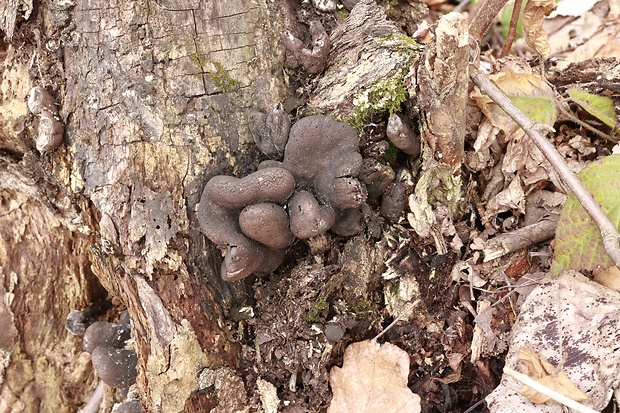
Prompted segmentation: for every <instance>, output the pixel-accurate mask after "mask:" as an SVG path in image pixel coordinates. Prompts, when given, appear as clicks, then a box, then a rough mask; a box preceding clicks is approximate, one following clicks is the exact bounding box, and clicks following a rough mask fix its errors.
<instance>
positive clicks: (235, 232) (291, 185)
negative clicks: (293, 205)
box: [197, 167, 295, 281]
mask: <svg viewBox="0 0 620 413" xmlns="http://www.w3.org/2000/svg"><path fill="white" fill-rule="evenodd" d="M294 189H295V179H294V177H293V175H292V174H291V173H290V172H288V171H287V170H286V169H283V168H277V167H267V168H263V169H259V170H258V171H256V172H254V173H252V174H250V175H248V176H246V177H244V178H235V177H231V176H223V175H219V176H215V177H213V178H211V179H210V180H209V182H207V184H206V185H205V188H204V190H203V193H202V196H201V198H200V203H199V204H198V210H197V217H198V223H199V225H200V228H201V230H202V231H203V233H204V234H205V235H206V236H207V238H209V239H210V240H211V241H212V242H213V243H215V244H216V245H217V246H218V247H220V249H222V251H223V253H224V262H223V263H222V269H221V275H222V278H223V279H224V280H226V281H237V280H240V279H242V278H245V277H247V276H248V275H250V274H252V273H256V274H259V275H260V274H267V273H269V272H271V271H273V270H275V269H276V268H277V267H278V266H279V265H280V263H281V262H282V260H283V259H284V255H285V251H284V250H280V249H274V248H270V247H269V246H267V245H263V244H261V243H259V242H256V241H255V240H252V239H250V238H248V236H246V235H245V234H244V233H243V232H242V230H241V227H240V223H239V217H238V214H239V212H240V210H241V209H243V208H244V207H246V206H248V205H250V204H256V203H261V202H269V203H274V204H276V203H281V202H284V201H286V199H287V198H288V197H289V196H290V195H291V194H292V193H293V191H294ZM261 208H264V206H263V207H261ZM276 209H277V208H273V209H272V211H274V210H276ZM251 214H252V209H250V211H249V212H246V214H245V215H246V217H245V220H244V227H245V228H246V230H247V231H249V232H250V233H251V234H252V236H253V237H258V238H261V239H264V237H269V236H268V235H267V233H268V232H269V231H270V230H267V229H266V228H262V230H261V229H260V228H258V229H253V228H256V225H254V224H252V223H250V222H249V218H251V217H254V218H256V215H255V214H254V215H251ZM275 214H276V215H277V214H278V212H275ZM272 222H273V221H272ZM280 227H281V225H280ZM283 238H286V235H283ZM280 242H281V243H283V241H282V239H280V240H278V243H280Z"/></svg>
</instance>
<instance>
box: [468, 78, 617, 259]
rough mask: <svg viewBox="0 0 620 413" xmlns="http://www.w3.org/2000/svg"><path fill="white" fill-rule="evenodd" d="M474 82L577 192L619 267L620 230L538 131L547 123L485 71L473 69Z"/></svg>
mask: <svg viewBox="0 0 620 413" xmlns="http://www.w3.org/2000/svg"><path fill="white" fill-rule="evenodd" d="M471 79H472V81H473V82H474V83H475V84H476V85H477V86H478V87H479V88H480V90H481V91H482V92H484V93H486V94H487V95H488V96H489V97H490V98H491V99H493V101H494V102H495V103H496V104H497V105H498V106H499V107H500V108H502V109H503V110H504V111H505V112H506V114H508V116H510V117H511V118H512V120H514V121H515V123H516V124H517V125H519V126H520V127H521V129H523V131H524V132H525V133H526V134H527V136H529V137H530V139H532V141H534V143H535V144H536V146H538V149H540V151H541V152H542V153H543V155H544V156H545V158H547V160H548V161H549V163H551V165H552V166H553V167H554V168H555V170H556V171H557V172H558V174H559V175H560V177H561V178H562V181H563V182H564V184H566V186H567V187H568V188H569V189H570V190H571V191H572V192H573V193H574V194H575V197H576V198H577V200H578V201H579V202H580V203H581V205H582V206H583V207H584V208H585V210H586V211H588V213H589V214H590V216H591V217H592V219H593V220H594V222H595V223H596V225H598V227H599V229H600V231H601V237H602V239H603V246H604V247H605V251H607V254H608V255H609V257H610V258H611V259H612V261H613V262H614V264H615V265H616V266H617V267H620V248H619V244H618V243H619V242H620V232H618V229H617V228H616V227H615V225H614V224H613V223H612V222H611V221H610V220H609V218H608V217H607V215H605V213H604V212H603V210H602V209H601V207H600V206H599V204H598V203H597V202H596V201H595V200H594V198H592V195H590V193H589V192H588V191H587V189H586V188H585V187H584V186H583V184H582V183H581V181H579V178H577V175H575V174H574V173H573V172H572V171H571V170H570V169H569V168H568V166H567V165H566V163H564V160H563V159H562V156H561V155H560V154H559V153H558V151H557V150H556V149H555V148H554V147H553V145H551V143H550V142H549V141H548V140H547V139H545V137H544V136H543V135H542V134H541V133H540V132H539V130H542V129H544V128H545V127H546V128H548V126H547V125H542V124H537V123H536V122H534V121H533V120H532V119H530V118H528V117H527V115H525V113H523V112H522V111H521V110H520V109H519V108H517V107H516V106H515V104H514V103H512V101H511V100H510V99H508V97H506V95H504V93H503V92H502V91H501V90H500V89H499V88H498V87H497V86H495V84H494V83H493V82H491V80H490V79H489V78H488V77H487V76H485V75H484V74H482V73H481V72H480V71H478V70H474V71H473V74H472V75H471Z"/></svg>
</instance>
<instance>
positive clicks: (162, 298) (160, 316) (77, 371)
mask: <svg viewBox="0 0 620 413" xmlns="http://www.w3.org/2000/svg"><path fill="white" fill-rule="evenodd" d="M362 3H363V4H365V6H364V7H366V8H365V9H364V10H366V11H365V13H366V15H363V14H361V15H360V16H359V19H349V20H348V23H347V24H348V26H347V25H344V26H343V27H341V28H340V29H339V31H336V32H334V38H333V39H332V42H334V44H335V49H334V50H335V52H334V53H333V54H332V55H331V56H330V59H331V60H329V61H328V63H329V68H328V70H327V71H326V72H325V74H324V76H323V77H322V78H319V82H320V83H319V84H318V86H317V88H316V96H315V97H316V98H315V100H314V101H312V102H311V103H310V106H311V107H313V108H314V109H318V110H319V111H322V112H330V113H335V114H340V115H342V117H343V118H346V119H348V120H349V121H351V122H353V123H355V122H362V121H364V120H366V119H368V117H369V116H371V115H374V114H376V113H382V112H385V111H396V110H398V108H400V105H401V104H403V103H404V102H405V100H406V99H407V90H406V87H405V86H404V85H403V81H404V79H405V78H406V77H407V76H408V75H409V73H408V72H409V66H410V65H411V64H412V62H413V61H414V60H415V59H417V54H418V48H417V46H413V45H412V43H411V41H410V40H407V39H406V38H405V37H404V36H403V35H402V33H401V32H400V29H398V28H397V26H396V25H394V24H392V23H389V22H386V21H385V18H384V16H383V15H382V14H378V13H377V11H376V10H377V8H376V5H374V3H373V2H371V1H363V2H362ZM287 4H288V3H287V2H286V1H284V0H281V1H276V2H268V1H266V0H222V1H210V0H189V1H188V0H184V1H181V0H178V1H174V0H158V1H155V2H151V1H147V0H136V1H120V0H113V1H109V0H105V1H104V0H78V1H75V2H71V1H69V2H56V1H53V2H51V3H48V2H42V4H41V5H40V7H38V8H37V9H36V16H35V15H32V16H30V19H29V21H28V22H21V25H20V24H17V26H15V19H17V20H18V23H19V19H20V17H21V19H24V20H27V19H28V17H29V16H26V15H25V14H24V15H21V16H19V13H18V11H19V10H18V11H17V12H16V13H18V17H15V18H14V19H13V21H12V22H9V21H10V20H11V18H7V17H6V16H3V17H5V20H3V21H2V22H3V23H2V26H1V28H2V29H3V30H5V31H6V30H8V28H10V29H11V33H12V34H13V40H12V43H10V44H6V45H3V47H2V48H0V58H2V59H3V66H4V73H3V76H4V79H3V82H4V84H5V85H6V87H5V88H3V90H2V93H3V94H4V96H3V99H2V102H3V103H1V104H0V109H1V110H0V113H2V114H3V115H0V116H3V117H2V118H0V121H1V122H0V127H1V129H0V196H1V198H0V200H2V202H0V211H1V213H0V233H1V234H2V237H0V277H2V285H1V288H2V289H3V293H4V298H5V299H4V302H3V306H2V307H0V322H1V323H2V324H1V325H2V326H5V330H6V331H7V334H6V338H4V339H2V340H0V360H1V362H0V385H1V387H0V407H1V408H0V410H2V411H9V412H22V411H27V412H29V411H32V412H47V411H49V412H65V411H66V412H73V411H77V410H78V409H79V407H80V406H83V405H84V404H85V403H86V402H87V400H88V394H90V393H92V391H93V390H94V389H95V387H96V386H97V380H96V379H95V376H94V374H93V372H92V369H91V367H90V358H89V356H88V355H87V354H86V353H82V352H81V342H80V338H78V337H74V336H71V335H69V334H68V333H67V332H66V331H65V329H64V320H65V317H66V315H67V314H68V313H69V311H70V310H72V309H80V308H84V307H86V306H88V305H90V304H92V303H94V302H96V301H97V300H100V299H104V298H108V299H111V300H112V302H113V304H115V310H113V311H111V312H109V313H108V317H110V318H111V317H113V316H114V315H115V314H118V312H119V311H120V309H122V308H127V309H128V311H129V314H130V316H131V319H132V321H133V326H132V333H133V336H134V338H135V347H136V351H137V354H138V360H139V362H138V372H139V374H138V379H137V389H138V392H139V396H140V400H141V402H142V406H143V408H144V409H146V411H164V412H178V411H186V412H193V411H196V412H198V411H215V412H218V411H221V412H228V411H244V410H247V409H248V405H249V404H250V403H251V402H252V400H254V402H255V401H256V400H257V399H258V395H257V394H256V393H255V394H248V389H247V388H246V387H247V386H248V379H247V378H245V377H242V376H241V374H240V371H241V369H240V368H239V360H240V358H242V357H244V355H243V354H241V346H240V345H238V344H237V343H236V342H235V341H236V340H235V339H234V337H233V335H234V333H235V332H234V331H230V329H229V328H228V327H227V325H228V324H227V318H229V317H230V316H231V314H232V313H233V312H234V311H235V310H236V309H238V308H240V307H242V306H243V305H247V304H248V303H249V300H250V298H249V295H248V294H247V293H246V289H245V288H246V284H244V283H242V282H241V283H224V282H223V281H222V280H221V278H220V276H219V267H220V263H221V258H220V252H219V251H218V250H217V249H216V248H215V247H214V246H213V245H212V244H211V243H209V242H208V241H206V240H205V238H204V236H203V235H202V234H201V233H200V231H199V229H198V225H197V223H196V218H195V208H196V205H197V203H198V201H199V199H200V196H201V193H202V189H203V187H204V184H205V183H206V182H207V180H208V179H209V178H210V177H212V176H214V175H217V174H222V173H225V174H229V175H237V176H242V175H246V174H247V173H249V172H252V171H254V170H255V169H256V167H257V164H258V163H259V160H261V156H260V155H259V154H258V152H257V149H256V147H255V145H254V141H253V137H252V133H251V131H252V129H253V128H254V127H256V124H257V123H258V121H259V120H261V119H264V114H265V113H267V111H268V110H269V109H270V108H271V107H272V106H273V104H274V103H277V102H281V101H283V99H284V95H285V89H286V86H287V85H286V82H285V78H284V75H283V72H282V68H283V62H284V50H283V48H282V47H281V46H280V40H279V39H280V33H281V32H282V29H283V28H284V27H283V26H284V25H283V23H282V22H283V21H288V19H290V18H291V15H290V13H289V12H288V10H289V9H288V5H287ZM371 6H373V7H374V8H373V7H371ZM11 10H12V11H15V10H16V9H11ZM359 10H362V8H360V9H359ZM360 13H361V12H360ZM352 15H355V11H354V12H353V13H352ZM9 23H10V24H9ZM287 25H289V24H288V23H287ZM13 27H16V29H15V31H14V32H13ZM373 28H374V29H375V30H373ZM9 37H10V36H9ZM339 56H340V57H339ZM343 56H344V57H343ZM355 56H358V57H360V56H362V57H363V59H362V60H363V62H362V63H363V65H362V64H361V63H359V64H358V62H357V61H356V60H355V59H354V58H353V57H355ZM358 66H360V67H358ZM352 70H357V72H356V74H355V76H353V77H354V78H355V77H357V78H359V80H360V81H359V82H357V83H356V82H355V79H353V82H352V83H347V89H346V91H345V92H346V93H345V92H343V91H342V89H339V88H338V84H339V83H341V82H339V80H340V77H342V76H345V77H347V74H348V73H351V71H352ZM362 80H363V82H362ZM348 81H349V82H350V81H351V76H348ZM35 85H42V86H45V87H46V88H47V90H48V91H49V92H51V93H52V96H54V97H55V98H56V99H57V100H58V103H59V107H60V115H61V118H62V121H63V122H64V123H65V135H64V141H63V143H62V144H61V146H60V147H59V148H58V149H56V150H55V151H53V152H51V153H47V154H42V155H39V154H38V153H37V152H36V151H35V150H34V149H33V146H34V145H33V141H34V140H35V139H36V134H37V130H36V122H37V119H36V117H33V116H32V114H30V113H29V112H28V110H27V107H26V100H27V94H28V91H29V90H30V89H31V88H32V87H33V86H35ZM358 92H360V93H358ZM384 96H390V98H389V99H387V100H386V99H383V97H384ZM374 225H375V229H376V231H375V232H376V233H378V234H379V235H377V236H376V238H379V237H380V233H381V230H380V229H377V228H379V225H378V224H377V223H376V222H375V224H374ZM385 255H386V251H385V250H384V247H382V246H380V245H379V243H375V241H374V240H372V239H371V238H370V237H367V236H364V235H360V236H358V237H356V238H354V239H352V240H349V241H347V242H346V243H345V244H344V245H343V247H342V251H337V250H334V251H333V252H332V253H331V257H330V258H329V260H331V261H332V262H336V263H337V264H336V265H323V262H322V261H320V259H319V258H315V260H316V262H315V263H312V264H310V263H309V261H308V260H301V263H300V264H299V265H297V267H295V268H293V269H290V270H287V271H288V272H289V273H290V279H287V278H284V279H282V280H280V281H277V282H274V283H273V285H270V286H264V285H262V286H259V287H258V288H256V291H255V293H254V295H255V297H257V298H256V299H257V300H258V297H261V294H263V297H265V294H267V293H269V294H271V295H270V296H269V297H270V298H269V299H265V300H263V302H257V303H256V305H255V308H256V310H257V311H262V312H263V314H264V316H263V317H262V318H257V319H255V320H252V322H253V323H254V324H253V328H254V332H255V334H256V336H257V337H258V336H260V335H261V334H262V337H263V338H264V339H265V340H266V341H265V342H263V344H262V345H263V347H260V346H261V344H260V343H258V341H259V340H258V338H257V339H256V341H257V344H256V353H257V354H256V355H255V356H252V357H255V359H253V358H252V357H248V356H247V355H246V356H245V357H246V359H245V361H246V363H247V362H248V360H254V361H255V362H256V366H255V368H254V369H247V370H249V371H251V372H252V373H255V376H258V379H256V377H254V378H253V380H255V382H258V381H259V380H263V379H262V377H263V375H264V376H265V377H266V376H267V375H268V374H271V373H269V371H270V370H269V368H268V366H267V364H266V363H264V361H265V360H264V359H261V352H262V354H263V357H264V356H265V354H267V355H269V356H270V355H271V354H273V353H274V351H276V350H275V349H276V348H277V347H278V346H285V345H287V346H289V347H293V348H296V349H297V350H295V351H298V352H299V354H300V355H301V356H300V357H302V356H303V357H307V358H310V357H311V356H312V357H313V358H312V359H310V360H306V359H304V358H300V360H303V365H302V361H297V360H293V362H292V363H289V362H288V361H287V360H286V359H283V360H280V361H279V362H281V363H283V366H284V367H283V368H284V369H286V370H287V371H284V370H283V371H282V373H286V374H289V377H290V378H291V380H290V383H289V384H290V386H289V388H291V387H293V388H294V387H295V380H296V377H297V374H298V369H300V370H299V374H300V375H301V371H302V370H301V369H304V368H305V369H306V371H311V374H310V373H309V374H306V375H304V378H303V380H304V386H307V387H312V386H316V388H317V389H318V388H320V389H321V391H318V390H317V391H316V392H314V393H312V396H305V397H302V398H306V399H310V398H311V397H314V399H317V400H318V401H317V403H316V404H317V406H319V407H320V408H323V407H324V406H325V403H327V401H326V400H325V398H324V397H323V396H324V394H326V392H327V391H326V388H327V380H326V376H327V374H326V370H325V364H326V359H327V358H326V357H324V356H323V355H321V357H316V355H313V353H312V352H308V351H307V349H308V348H312V338H311V335H312V334H314V333H313V332H311V329H310V325H309V323H308V320H309V318H308V317H311V316H316V314H315V313H316V312H319V313H320V312H321V311H324V310H322V309H321V308H320V307H319V306H318V304H319V303H324V302H325V300H326V299H327V297H328V296H330V294H333V291H334V290H335V289H337V288H338V289H340V288H342V289H343V290H344V291H345V292H344V293H343V296H344V297H345V299H346V301H347V303H349V302H351V303H353V302H354V303H355V306H351V305H350V306H349V307H357V308H358V310H356V311H359V312H361V313H363V312H366V311H371V310H370V309H369V308H371V307H369V306H372V305H373V304H372V303H371V301H372V300H371V299H370V296H369V287H368V285H369V284H375V285H376V284H377V283H378V280H380V278H379V276H380V274H381V272H382V271H383V262H384V259H385ZM333 272H337V273H336V274H332V273H333ZM332 275H333V276H332ZM293 277H297V278H293ZM327 279H328V280H327ZM326 280H327V281H326ZM302 281H303V282H302ZM324 281H325V282H324ZM271 289H273V291H271ZM274 291H275V292H274ZM291 297H297V298H298V299H299V301H295V300H292V299H291ZM270 300H273V301H270ZM375 301H376V300H375ZM274 303H276V304H277V305H278V309H279V312H278V313H277V314H269V311H270V308H272V307H270V306H273V305H274ZM314 303H316V304H317V306H314ZM300 309H301V310H303V311H300ZM347 311H348V310H347ZM293 313H295V317H297V319H296V320H297V321H298V325H302V326H303V331H301V329H300V330H299V331H296V330H293V331H291V329H290V328H289V327H288V326H287V323H288V322H289V317H291V314H293ZM276 316H277V317H276ZM287 328H288V330H286V329H287ZM279 329H282V331H287V332H286V334H287V335H286V336H285V335H279V333H278V334H277V333H276V331H280V330H279ZM300 331H301V332H300ZM283 337H284V338H283ZM259 347H260V348H259ZM261 348H262V350H261ZM329 348H331V347H329ZM250 350H251V349H250ZM250 350H248V349H247V346H246V348H244V349H243V351H246V352H247V351H250ZM326 351H327V353H325V354H328V350H326ZM329 351H331V350H329ZM261 360H262V361H261ZM287 363H288V364H287ZM309 366H310V367H309ZM246 368H247V366H246ZM273 380H274V381H275V380H279V381H278V383H279V384H280V388H282V387H284V383H285V382H286V381H288V380H289V379H288V377H286V378H284V377H277V378H274V379H273ZM300 380H302V379H300ZM108 390H109V389H108ZM323 391H324V392H323ZM291 392H293V393H294V391H293V390H291ZM114 397H117V396H114V395H111V392H110V391H107V392H106V397H105V398H104V405H103V406H102V408H101V409H102V411H109V410H110V408H111V404H110V403H111V401H112V400H113V399H114ZM317 409H318V408H317Z"/></svg>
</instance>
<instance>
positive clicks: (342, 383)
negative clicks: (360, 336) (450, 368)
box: [327, 340, 420, 413]
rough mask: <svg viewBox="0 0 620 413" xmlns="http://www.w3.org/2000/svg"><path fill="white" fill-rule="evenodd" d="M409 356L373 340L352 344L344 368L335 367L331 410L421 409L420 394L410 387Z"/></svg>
mask: <svg viewBox="0 0 620 413" xmlns="http://www.w3.org/2000/svg"><path fill="white" fill-rule="evenodd" d="M408 375H409V356H408V355H407V353H406V352H405V351H404V350H402V349H400V348H398V347H397V346H395V345H393V344H390V343H385V344H383V345H380V344H379V343H377V342H376V341H374V340H366V341H361V342H359V343H353V344H351V345H349V347H347V349H346V350H345V352H344V362H343V365H342V368H340V367H333V368H332V369H331V371H330V378H329V383H330V385H331V387H332V391H333V393H334V398H333V399H332V402H331V405H330V406H329V408H328V409H327V412H328V413H349V412H365V413H373V412H377V413H391V412H407V413H419V412H420V396H418V395H417V394H414V393H412V392H411V390H409V388H408V387H407V377H408Z"/></svg>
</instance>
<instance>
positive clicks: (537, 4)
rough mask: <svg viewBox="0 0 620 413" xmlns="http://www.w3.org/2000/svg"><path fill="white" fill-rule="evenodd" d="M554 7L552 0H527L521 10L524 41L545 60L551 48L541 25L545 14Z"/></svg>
mask: <svg viewBox="0 0 620 413" xmlns="http://www.w3.org/2000/svg"><path fill="white" fill-rule="evenodd" d="M555 7H556V6H555V1H554V0H529V1H528V2H527V4H526V5H525V9H524V10H523V33H524V34H525V42H526V43H527V44H528V46H530V47H531V48H532V49H534V50H535V51H536V52H537V53H538V54H540V55H541V56H542V58H543V59H545V60H546V59H548V58H549V54H551V49H550V48H549V42H548V41H547V33H546V32H545V30H544V29H543V27H542V26H543V22H544V20H545V16H548V15H550V14H551V12H552V11H553V10H555Z"/></svg>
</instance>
